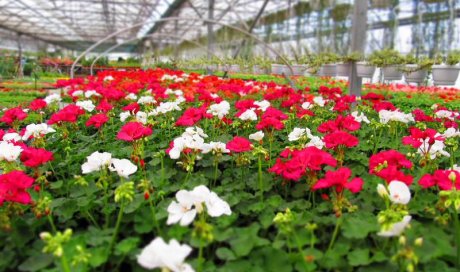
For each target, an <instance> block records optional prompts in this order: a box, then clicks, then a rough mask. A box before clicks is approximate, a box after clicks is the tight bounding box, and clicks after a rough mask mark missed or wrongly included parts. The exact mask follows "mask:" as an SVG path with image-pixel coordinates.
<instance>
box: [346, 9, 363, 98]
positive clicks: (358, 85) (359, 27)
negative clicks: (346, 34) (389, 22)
mask: <svg viewBox="0 0 460 272" xmlns="http://www.w3.org/2000/svg"><path fill="white" fill-rule="evenodd" d="M366 31H367V0H356V1H355V4H354V7H353V19H352V26H351V51H352V52H360V53H362V54H364V51H365V45H366ZM350 70H351V71H350V76H349V77H348V88H349V90H350V94H352V95H356V96H361V89H362V78H360V77H358V75H357V73H356V63H355V62H352V63H351V69H350Z"/></svg>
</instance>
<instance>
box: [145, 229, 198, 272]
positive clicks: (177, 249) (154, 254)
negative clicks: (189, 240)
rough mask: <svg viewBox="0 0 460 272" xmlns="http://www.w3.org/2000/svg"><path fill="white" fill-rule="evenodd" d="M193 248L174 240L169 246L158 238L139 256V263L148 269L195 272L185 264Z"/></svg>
mask: <svg viewBox="0 0 460 272" xmlns="http://www.w3.org/2000/svg"><path fill="white" fill-rule="evenodd" d="M190 252H192V248H191V247H190V246H188V245H185V244H183V245H181V244H179V242H177V241H176V240H174V239H172V240H171V241H169V244H167V243H165V241H164V240H163V238H161V237H157V238H155V239H154V240H153V241H152V242H150V244H148V245H147V246H146V247H145V248H144V249H142V252H141V254H139V256H137V262H138V263H139V265H140V266H142V267H143V268H146V269H155V268H161V269H167V270H170V271H172V272H193V271H194V270H193V268H192V267H191V266H190V265H188V264H186V263H184V262H185V258H187V256H188V255H190Z"/></svg>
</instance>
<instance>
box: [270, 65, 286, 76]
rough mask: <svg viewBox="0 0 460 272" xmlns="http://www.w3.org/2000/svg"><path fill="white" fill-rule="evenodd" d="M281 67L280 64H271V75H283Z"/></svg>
mask: <svg viewBox="0 0 460 272" xmlns="http://www.w3.org/2000/svg"><path fill="white" fill-rule="evenodd" d="M283 66H284V65H281V64H272V74H275V75H281V74H282V73H283Z"/></svg>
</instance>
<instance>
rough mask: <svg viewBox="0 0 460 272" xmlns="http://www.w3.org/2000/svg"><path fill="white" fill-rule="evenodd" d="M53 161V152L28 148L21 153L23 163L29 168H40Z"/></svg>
mask: <svg viewBox="0 0 460 272" xmlns="http://www.w3.org/2000/svg"><path fill="white" fill-rule="evenodd" d="M52 160H53V152H51V151H48V150H46V149H44V148H32V147H28V148H26V149H24V150H23V151H22V153H21V161H22V163H23V164H24V165H25V166H27V167H38V166H40V165H42V164H45V163H47V162H49V161H52Z"/></svg>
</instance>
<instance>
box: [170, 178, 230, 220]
mask: <svg viewBox="0 0 460 272" xmlns="http://www.w3.org/2000/svg"><path fill="white" fill-rule="evenodd" d="M176 200H177V202H176V201H173V202H171V204H170V205H169V206H168V213H169V216H168V220H167V222H166V223H167V224H168V225H171V224H176V223H178V222H179V224H180V225H181V226H188V225H190V224H191V223H192V222H193V220H194V219H195V217H196V215H197V214H198V213H201V212H203V210H204V207H206V211H207V213H208V215H210V216H212V217H219V216H221V215H224V214H226V215H230V214H231V213H232V211H231V209H230V206H229V205H228V203H227V202H225V201H224V200H222V199H221V198H219V196H217V194H216V193H214V192H211V191H210V190H209V189H208V187H206V186H204V185H200V186H197V187H195V188H194V189H193V190H192V191H187V190H180V191H178V192H177V193H176Z"/></svg>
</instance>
